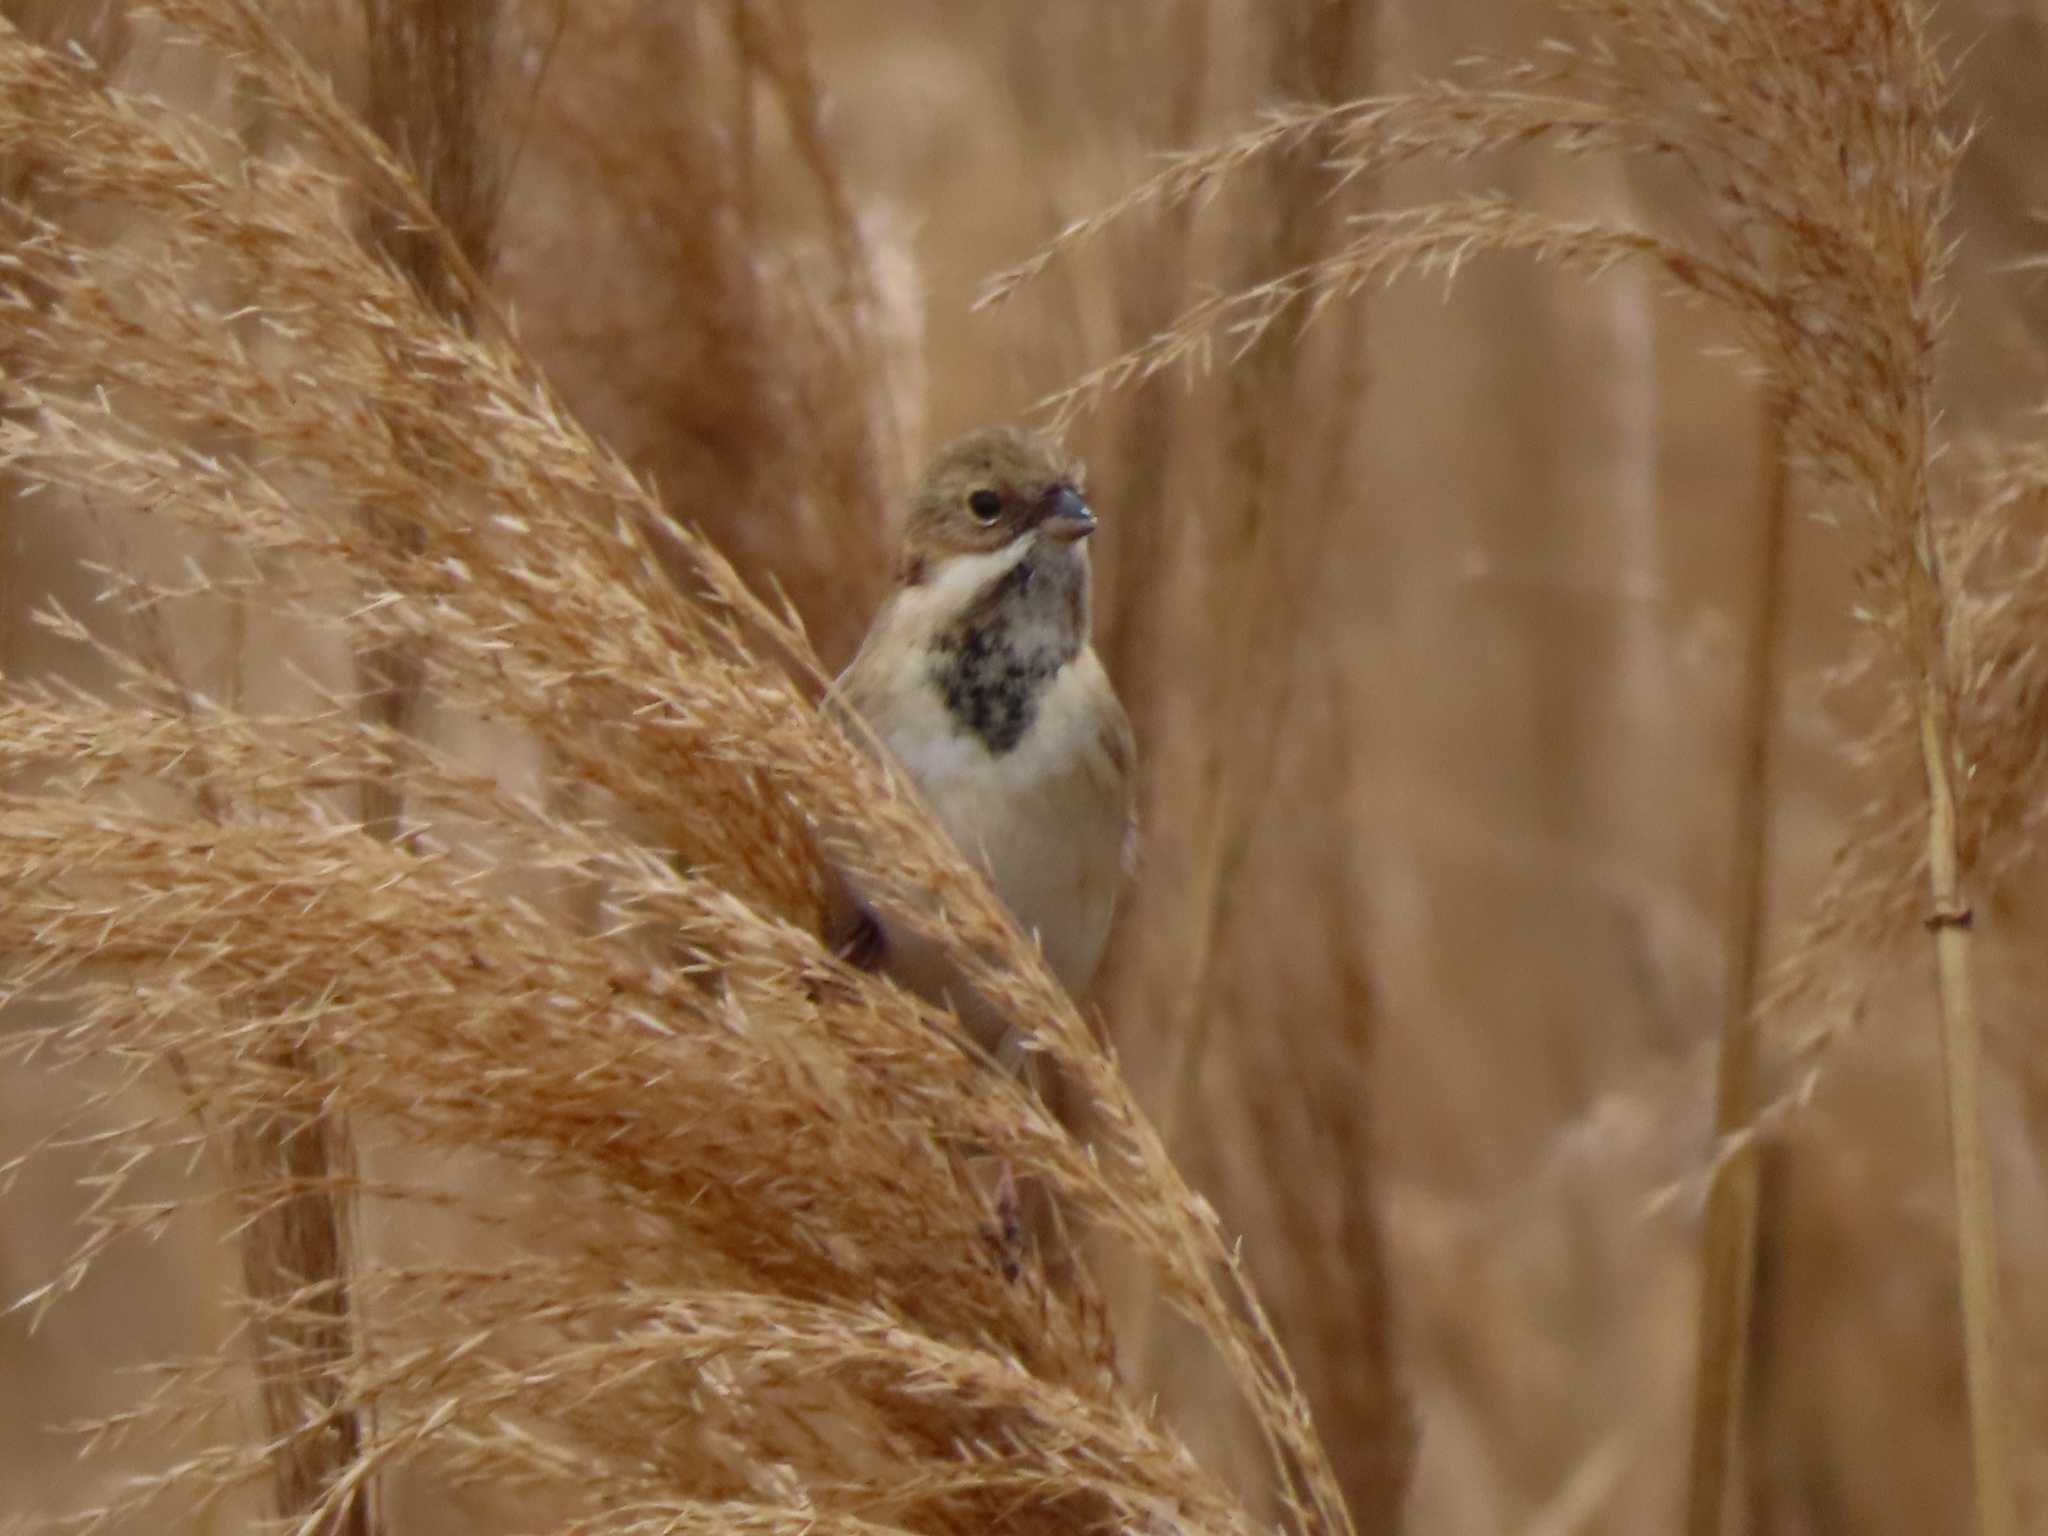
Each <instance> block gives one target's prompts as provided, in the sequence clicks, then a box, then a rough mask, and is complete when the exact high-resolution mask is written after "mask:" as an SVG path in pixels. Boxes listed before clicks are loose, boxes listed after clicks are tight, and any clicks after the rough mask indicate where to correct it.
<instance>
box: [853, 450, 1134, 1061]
mask: <svg viewBox="0 0 2048 1536" xmlns="http://www.w3.org/2000/svg"><path fill="white" fill-rule="evenodd" d="M1096 527H1097V518H1096V515H1095V512H1094V510H1093V509H1092V508H1091V507H1090V506H1089V504H1088V500H1087V495H1086V490H1085V478H1084V475H1083V471H1082V469H1081V466H1080V465H1079V464H1078V463H1077V462H1075V461H1074V460H1072V459H1071V458H1069V457H1068V456H1067V454H1066V453H1065V452H1064V451H1063V450H1062V449H1061V448H1060V447H1059V445H1058V444H1056V443H1054V442H1053V441H1052V440H1050V439H1049V438H1047V437H1045V436H1043V435H1041V434H1040V433H1038V432H1035V431H1033V430H1031V429H1030V428H1028V427H1021V426H992V427H983V428H980V429H978V430H976V431H972V432H969V433H967V434H966V435H965V436H963V437H959V438H956V439H954V440H953V441H951V442H949V443H947V444H946V445H945V446H944V447H942V448H940V449H939V450H938V452H937V453H936V454H935V455H934V456H933V458H932V460H931V463H930V465H929V467H928V468H927V469H926V470H925V473H924V475H923V477H922V478H921V479H920V481H919V482H918V484H917V487H916V489H915V491H914V492H913V494H912V496H911V498H910V506H909V512H908V516H907V517H906V519H905V522H904V526H903V533H902V541H901V551H900V554H899V555H898V558H897V562H896V567H895V584H894V587H893V589H892V590H891V592H890V593H889V595H888V597H887V599H886V600H885V601H884V602H883V604H882V607H881V609H880V611H879V612H878V613H877V614H876V616H875V618H874V620H873V622H872V624H871V625H870V627H869V629H868V632H867V635H866V638H865V639H864V640H863V641H862V643H861V645H860V648H859V650H858V651H857V652H856V653H855V655H854V658H853V660H852V661H851V662H849V663H848V664H847V667H846V670H845V671H844V672H842V673H841V674H840V676H839V678H838V681H837V683H836V684H835V685H834V693H835V695H836V697H837V698H838V700H839V701H840V702H841V704H842V705H843V706H844V707H845V708H846V709H848V710H850V711H852V712H853V713H854V714H856V715H858V716H859V717H860V719H861V720H862V721H864V722H865V724H866V727H867V731H866V732H865V733H856V734H868V735H871V736H872V739H873V742H874V743H876V744H879V745H880V746H881V747H882V748H884V749H886V750H887V751H888V752H889V753H890V754H892V755H893V756H894V757H895V759H896V761H897V762H898V763H899V764H900V765H901V766H902V768H903V770H904V771H905V772H906V773H907V774H908V775H909V777H910V779H911V781H912V782H913V783H915V784H916V786H917V787H918V789H919V791H920V792H921V793H922V794H923V796H924V798H925V800H926V802H927V803H928V804H929V805H930V807H931V809H932V811H933V813H934V814H935V815H936V816H937V818H938V820H939V822H940V824H941V825H942V826H943V827H944V828H945V829H946V831H947V832H948V833H950V834H951V836H952V838H953V840H954V842H955V843H956V844H958V845H959V847H960V849H961V851H962V852H963V853H964V854H966V855H967V857H968V858H969V859H970V860H972V861H975V862H977V863H978V864H979V865H980V866H981V868H982V870H983V872H984V873H985V874H986V875H987V877H988V879H989V882H990V884H991V886H992V887H993V888H994V890H995V893H996V894H997V896H998V897H1000V898H1001V899H1002V901H1003V902H1004V903H1005V904H1006V905H1007V906H1008V907H1009V909H1010V911H1011V913H1012V914H1014V916H1015V917H1016V919H1017V921H1018V923H1019V925H1020V926H1021V927H1022V928H1023V929H1024V930H1025V932H1027V933H1029V934H1032V935H1035V936H1036V938H1037V941H1038V943H1039V945H1040V947H1041V949H1042V951H1043V954H1044V956H1045V960H1046V962H1047V964H1048V965H1049V966H1050V968H1051V970H1052V972H1053V975H1054V976H1055V977H1057V978H1058V980H1059V981H1060V983H1061V985H1063V986H1064V987H1065V988H1066V989H1067V990H1068V992H1069V993H1072V994H1075V995H1078V994H1080V993H1081V992H1082V991H1084V990H1085V989H1086V987H1087V986H1088V983H1089V981H1090V980H1091V979H1092V978H1093V976H1094V974H1095V971H1096V969H1097V967H1098V966H1099V964H1100V963H1101V960H1102V955H1103V950H1104V947H1105V945H1106V943H1107V941H1108V937H1109V928H1110V921H1111V918H1112V917H1113V916H1114V914H1115V911H1116V905H1117V901H1118V898H1119V896H1120V895H1121V893H1122V888H1123V886H1124V884H1125V882H1126V880H1127V879H1128V877H1129V875H1130V872H1131V866H1132V862H1133V855H1134V850H1135V838H1136V777H1135V774H1134V759H1135V750H1134V745H1133V739H1132V733H1131V724H1130V720H1129V718H1128V716H1127V715H1126V714H1125V712H1124V708H1123V705H1122V703H1121V702H1120V701H1119V700H1118V698H1117V694H1116V689H1115V688H1114V687H1113V686H1112V685H1111V683H1110V680H1109V676H1108V674H1107V673H1106V672H1105V671H1104V669H1103V666H1102V661H1101V659H1100V658H1099V657H1098V656H1097V655H1096V654H1095V648H1094V646H1093V645H1092V644H1091V643H1090V573H1089V563H1088V539H1089V536H1090V535H1091V534H1093V533H1094V532H1095V530H1096ZM861 910H862V917H861V918H860V919H859V921H858V923H857V927H858V928H859V932H858V935H857V936H851V937H849V938H848V939H847V941H846V945H845V947H846V948H847V949H849V950H859V951H861V952H862V954H863V956H864V958H865V959H866V960H867V961H868V962H869V968H870V969H877V970H880V971H882V972H884V973H885V974H887V975H889V976H891V977H892V978H893V979H895V980H897V981H899V982H901V983H902V984H904V985H906V986H908V987H909V988H910V989H911V990H912V991H915V992H917V993H919V994H920V995H922V996H924V997H926V998H928V999H931V1000H933V1001H935V1002H940V1003H942V1004H948V1005H950V1006H952V1007H953V1009H954V1010H955V1012H956V1013H957V1014H958V1015H959V1017H960V1018H961V1021H962V1022H963V1024H965V1025H966V1026H967V1027H968V1030H969V1032H970V1034H971V1035H972V1036H973V1037H974V1038H975V1039H976V1040H977V1041H978V1043H979V1044H980V1045H981V1047H982V1048H983V1049H984V1050H986V1051H988V1052H990V1053H991V1054H992V1055H994V1056H996V1058H997V1059H998V1060H1000V1061H1002V1062H1004V1063H1005V1064H1006V1065H1007V1066H1009V1067H1010V1068H1011V1069H1012V1070H1013V1071H1015V1070H1020V1058H1021V1054H1022V1035H1021V1032H1020V1030H1019V1028H1018V1026H1017V1024H1016V1023H1015V1021H1011V1020H1007V1019H1003V1018H1001V1017H999V1016H997V1015H996V1014H995V1012H994V1010H993V1008H992V1006H991V1005H990V1004H988V1002H987V1000H986V999H982V998H979V997H977V996H975V995H973V994H972V993H971V992H970V990H969V989H967V988H966V987H965V986H964V985H963V984H962V983H961V981H960V979H959V977H958V974H957V972H956V971H955V969H954V967H953V966H952V965H951V963H950V962H949V961H948V959H947V958H946V955H945V953H944V951H943V949H942V948H941V946H939V945H936V944H934V943H931V942H930V941H928V940H925V939H923V938H921V937H920V936H919V935H916V934H914V933H911V932H908V931H906V930H904V929H903V927H902V925H900V924H898V925H893V926H892V925H890V924H889V923H887V922H886V921H885V920H883V919H881V918H879V917H877V916H875V915H874V914H873V912H872V910H871V909H867V908H866V907H865V905H864V904H863V906H862V909H861Z"/></svg>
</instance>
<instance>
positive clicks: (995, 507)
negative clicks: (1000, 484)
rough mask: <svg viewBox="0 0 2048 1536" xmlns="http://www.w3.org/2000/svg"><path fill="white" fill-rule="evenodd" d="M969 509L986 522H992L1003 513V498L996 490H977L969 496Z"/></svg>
mask: <svg viewBox="0 0 2048 1536" xmlns="http://www.w3.org/2000/svg"><path fill="white" fill-rule="evenodd" d="M967 510H968V511H970V512H972V513H973V514H974V515H975V516H976V517H977V518H979V519H980V520H981V521H982V522H984V523H992V522H994V521H995V520H996V519H997V518H999V517H1001V516H1002V515H1003V498H1002V497H1000V496H998V495H997V494H996V493H995V492H994V491H976V492H975V493H974V494H973V495H972V496H970V497H968V498H967Z"/></svg>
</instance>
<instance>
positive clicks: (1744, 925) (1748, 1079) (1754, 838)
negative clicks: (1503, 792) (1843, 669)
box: [1685, 396, 1789, 1536]
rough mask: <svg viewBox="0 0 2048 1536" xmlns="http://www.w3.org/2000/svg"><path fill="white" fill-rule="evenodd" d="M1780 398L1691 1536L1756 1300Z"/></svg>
mask: <svg viewBox="0 0 2048 1536" xmlns="http://www.w3.org/2000/svg"><path fill="white" fill-rule="evenodd" d="M1784 413H1785V407H1784V403H1783V401H1782V400H1780V399H1778V398H1777V397H1775V396H1773V397H1772V399H1771V400H1770V402H1769V404H1768V405H1767V407H1766V409H1765V416H1764V433H1763V436H1764V474H1765V477H1766V479H1765V487H1764V505H1763V518H1762V526H1761V528H1760V529H1759V533H1758V547H1757V591H1756V607H1755V611H1754V614H1753V616H1752V620H1751V627H1750V643H1749V652H1748V656H1747V658H1746V660H1745V664H1744V668H1743V684H1742V714H1741V721H1740V724H1739V725H1738V727H1737V738H1736V740H1737V748H1736V750H1737V754H1738V756H1737V768H1736V787H1735V847H1734V867H1733V877H1732V880H1731V882H1730V890H1729V899H1728V910H1727V915H1726V932H1725V935H1724V939H1723V950H1722V952H1723V955H1724V956H1725V967H1724V971H1723V976H1722V1001H1721V1038H1720V1053H1719V1058H1718V1060H1717V1063H1716V1071H1715V1084H1714V1135H1715V1138H1716V1141H1717V1142H1718V1144H1719V1145H1721V1146H1722V1147H1726V1148H1729V1149H1730V1150H1729V1151H1728V1153H1727V1155H1726V1156H1725V1157H1723V1158H1722V1159H1721V1160H1720V1162H1719V1164H1718V1168H1717V1172H1716V1176H1715V1178H1714V1182H1713V1187H1712V1189H1711V1191H1710V1193H1709V1195H1708V1199H1707V1219H1706V1226H1705V1231H1704V1232H1703V1234H1702V1238H1701V1257H1700V1268H1701V1275H1700V1317H1699V1352H1698V1363H1697V1365H1696V1366H1695V1374H1694V1379H1693V1418H1692V1451H1691V1459H1690V1463H1689V1466H1688V1470H1687V1476H1686V1517H1685V1528H1686V1531H1687V1533H1688V1536H1720V1532H1721V1531H1722V1529H1723V1528H1724V1526H1725V1523H1726V1518H1727V1516H1726V1511H1727V1507H1728V1497H1729V1485H1730V1483H1731V1482H1732V1480H1733V1478H1734V1476H1735V1473H1736V1469H1737V1466H1738V1463H1739V1460H1740V1455H1739V1453H1740V1441H1739V1426H1740V1419H1741V1412H1742V1404H1743V1390H1744V1381H1745V1377H1746V1375H1747V1372H1748V1364H1749V1349H1750V1333H1751V1329H1750V1319H1751V1314H1752V1308H1753V1305H1754V1302H1755V1297H1756V1242H1757V1227H1758V1208H1759V1205H1760V1191H1761V1183H1760V1179H1759V1174H1760V1172H1761V1170H1760V1167H1759V1157H1758V1147H1757V1145H1756V1143H1755V1142H1754V1141H1753V1140H1748V1139H1745V1140H1743V1141H1742V1142H1741V1143H1740V1144H1736V1143H1734V1142H1733V1141H1732V1140H1731V1138H1735V1137H1738V1136H1741V1135H1742V1133H1743V1132H1744V1131H1745V1130H1747V1129H1748V1128H1749V1126H1750V1122H1751V1117H1752V1116H1753V1114H1754V1113H1755V1108H1756V1055H1757V1042H1756V1014H1755V1010H1756V990H1757V985H1756V984H1757V969H1758V962H1759V959H1760V957H1761V954H1762V950H1763V924H1764V899H1765V894H1766V892H1767V891H1768V889H1769V884H1770V880H1769V866H1770V836H1769V831H1770V794H1771V755H1772V753H1771V748H1772V737H1773V731H1772V725H1773V722H1774V720H1775V718H1776V714H1777V701H1778V687H1777V676H1778V669H1777V661H1778V642H1779V632H1780V622H1781V617H1782V612H1783V608H1784V594H1785V524H1786V520H1787V511H1788V502H1789V494H1788V491H1789V487H1788V483H1787V476H1786V465H1785V438H1784V421H1785V414H1784Z"/></svg>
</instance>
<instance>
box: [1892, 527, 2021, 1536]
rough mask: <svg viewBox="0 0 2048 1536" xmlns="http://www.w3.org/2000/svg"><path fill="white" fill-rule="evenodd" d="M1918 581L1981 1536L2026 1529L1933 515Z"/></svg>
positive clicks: (1909, 589)
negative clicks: (2008, 1387)
mask: <svg viewBox="0 0 2048 1536" xmlns="http://www.w3.org/2000/svg"><path fill="white" fill-rule="evenodd" d="M1925 498H1926V493H1925V489H1924V487H1923V488H1922V489H1921V491H1920V495H1919V500H1920V503H1921V513H1920V516H1919V518H1918V519H1917V523H1918V530H1919V531H1918V535H1917V537H1916V539H1915V545H1914V558H1913V560H1912V561H1911V563H1910V565H1909V566H1908V569H1907V572H1906V597H1907V621H1908V634H1907V644H1908V651H1909V654H1910V655H1911V656H1912V658H1913V659H1914V661H1915V662H1916V664H1917V672H1918V687H1917V693H1916V713H1917V716H1918V725H1919V735H1920V756H1921V763H1922V767H1923V768H1924V770H1925V772H1926V775H1927V875H1928V895H1929V897H1930V899H1931V901H1932V903H1933V910H1932V911H1931V912H1930V913H1929V914H1928V917H1927V927H1928V929H1929V931H1930V933H1931V934H1932V936H1933V940H1934V968H1935V987H1936V990H1937V994H1938V997H1939V1003H1940V1011H1941V1058H1942V1076H1943V1078H1944V1080H1945V1082H1946V1086H1947V1091H1948V1131H1949V1159H1950V1163H1951V1172H1952V1175H1953V1177H1954V1180H1955V1196H1956V1259H1957V1264H1958V1267H1959V1271H1960V1277H1961V1283H1962V1323H1963V1358H1964V1365H1965V1370H1966V1374H1967V1381H1968V1391H1969V1406H1970V1459H1971V1473H1972V1478H1973V1481H1974V1483H1975V1487H1976V1497H1977V1521H1976V1529H1977V1531H1978V1533H1979V1536H2010V1533H2011V1532H2012V1531H2013V1530H2015V1529H2016V1528H2017V1527H2016V1525H2015V1516H2014V1510H2013V1497H2012V1483H2011V1477H2010V1472H2009V1458H2008V1455H2007V1450H2006V1447H2007V1444H2008V1439H2009V1436H2008V1433H2007V1426H2006V1419H2005V1415H2006V1401H2007V1399H2006V1396H2005V1392H2004V1388H2003V1384H2002V1381H2001V1371H2000V1365H1999V1331H2000V1324H1999V1300H1998V1229H1997V1221H1996V1215H1995V1211H1994V1208H1993V1199H1992V1189H1991V1158H1990V1152H1989V1150H1988V1148H1987V1146H1986V1143H1985V1137H1984V1109H1983V1103H1982V1099H1981V1085H1982V1077H1983V1042H1982V1035H1981V1031H1980V1028H1979V1024H1978V1019H1977V1009H1976V1001H1975V996H1974V984H1973V979H1972V973H1973V961H1972V953H1971V951H1972V942H1971V941H1972V937H1973V932H1972V923H1971V914H1970V909H1969V907H1968V906H1967V904H1966V903H1965V899H1964V895H1963V884H1962V874H1961V851H1960V846H1959V840H1958V836H1957V825H1956V794H1955V780H1954V766H1953V765H1954V764H1955V761H1956V740H1955V722H1954V717H1953V713H1952V711H1951V708H1950V701H1949V698H1948V694H1947V690H1946V689H1945V688H1944V686H1943V681H1942V679H1943V668H1942V666H1941V663H1942V662H1943V660H1944V659H1945V657H1946V650H1945V635H1944V626H1943V623H1942V616H1943V610H1942V606H1941V595H1940V585H1939V580H1938V577H1937V574H1936V569H1935V555H1934V547H1933V541H1932V538H1931V535H1930V534H1929V532H1928V517H1927V513H1926V508H1925Z"/></svg>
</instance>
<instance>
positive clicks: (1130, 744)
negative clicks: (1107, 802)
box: [1097, 679, 1138, 880]
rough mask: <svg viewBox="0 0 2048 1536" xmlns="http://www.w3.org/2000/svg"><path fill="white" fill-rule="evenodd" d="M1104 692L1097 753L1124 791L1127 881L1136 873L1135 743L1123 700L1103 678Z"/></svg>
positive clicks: (1136, 751) (1124, 844) (1136, 788)
mask: <svg viewBox="0 0 2048 1536" xmlns="http://www.w3.org/2000/svg"><path fill="white" fill-rule="evenodd" d="M1104 690H1105V692H1107V694H1108V703H1109V707H1108V708H1107V709H1105V710H1103V711H1102V718H1101V724H1100V727H1099V736H1098V740H1097V750H1098V751H1099V752H1100V753H1101V754H1102V759H1103V761H1104V763H1105V764H1106V765H1107V768H1108V772H1109V774H1110V776H1111V778H1112V780H1113V781H1114V782H1115V784H1116V785H1117V787H1118V788H1119V789H1121V790H1122V791H1123V812H1124V840H1123V849H1122V861H1123V871H1124V878H1125V879H1126V880H1128V879H1130V878H1131V877H1132V876H1133V875H1135V874H1136V873H1137V872H1138V740H1137V737H1136V736H1135V735H1134V734H1133V733H1132V731H1131V717H1130V716H1129V715H1128V714H1126V713H1125V712H1124V706H1123V701H1122V700H1121V699H1119V698H1118V697H1117V696H1116V693H1115V690H1113V689H1110V688H1109V687H1108V683H1107V680H1106V679H1105V681H1104Z"/></svg>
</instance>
